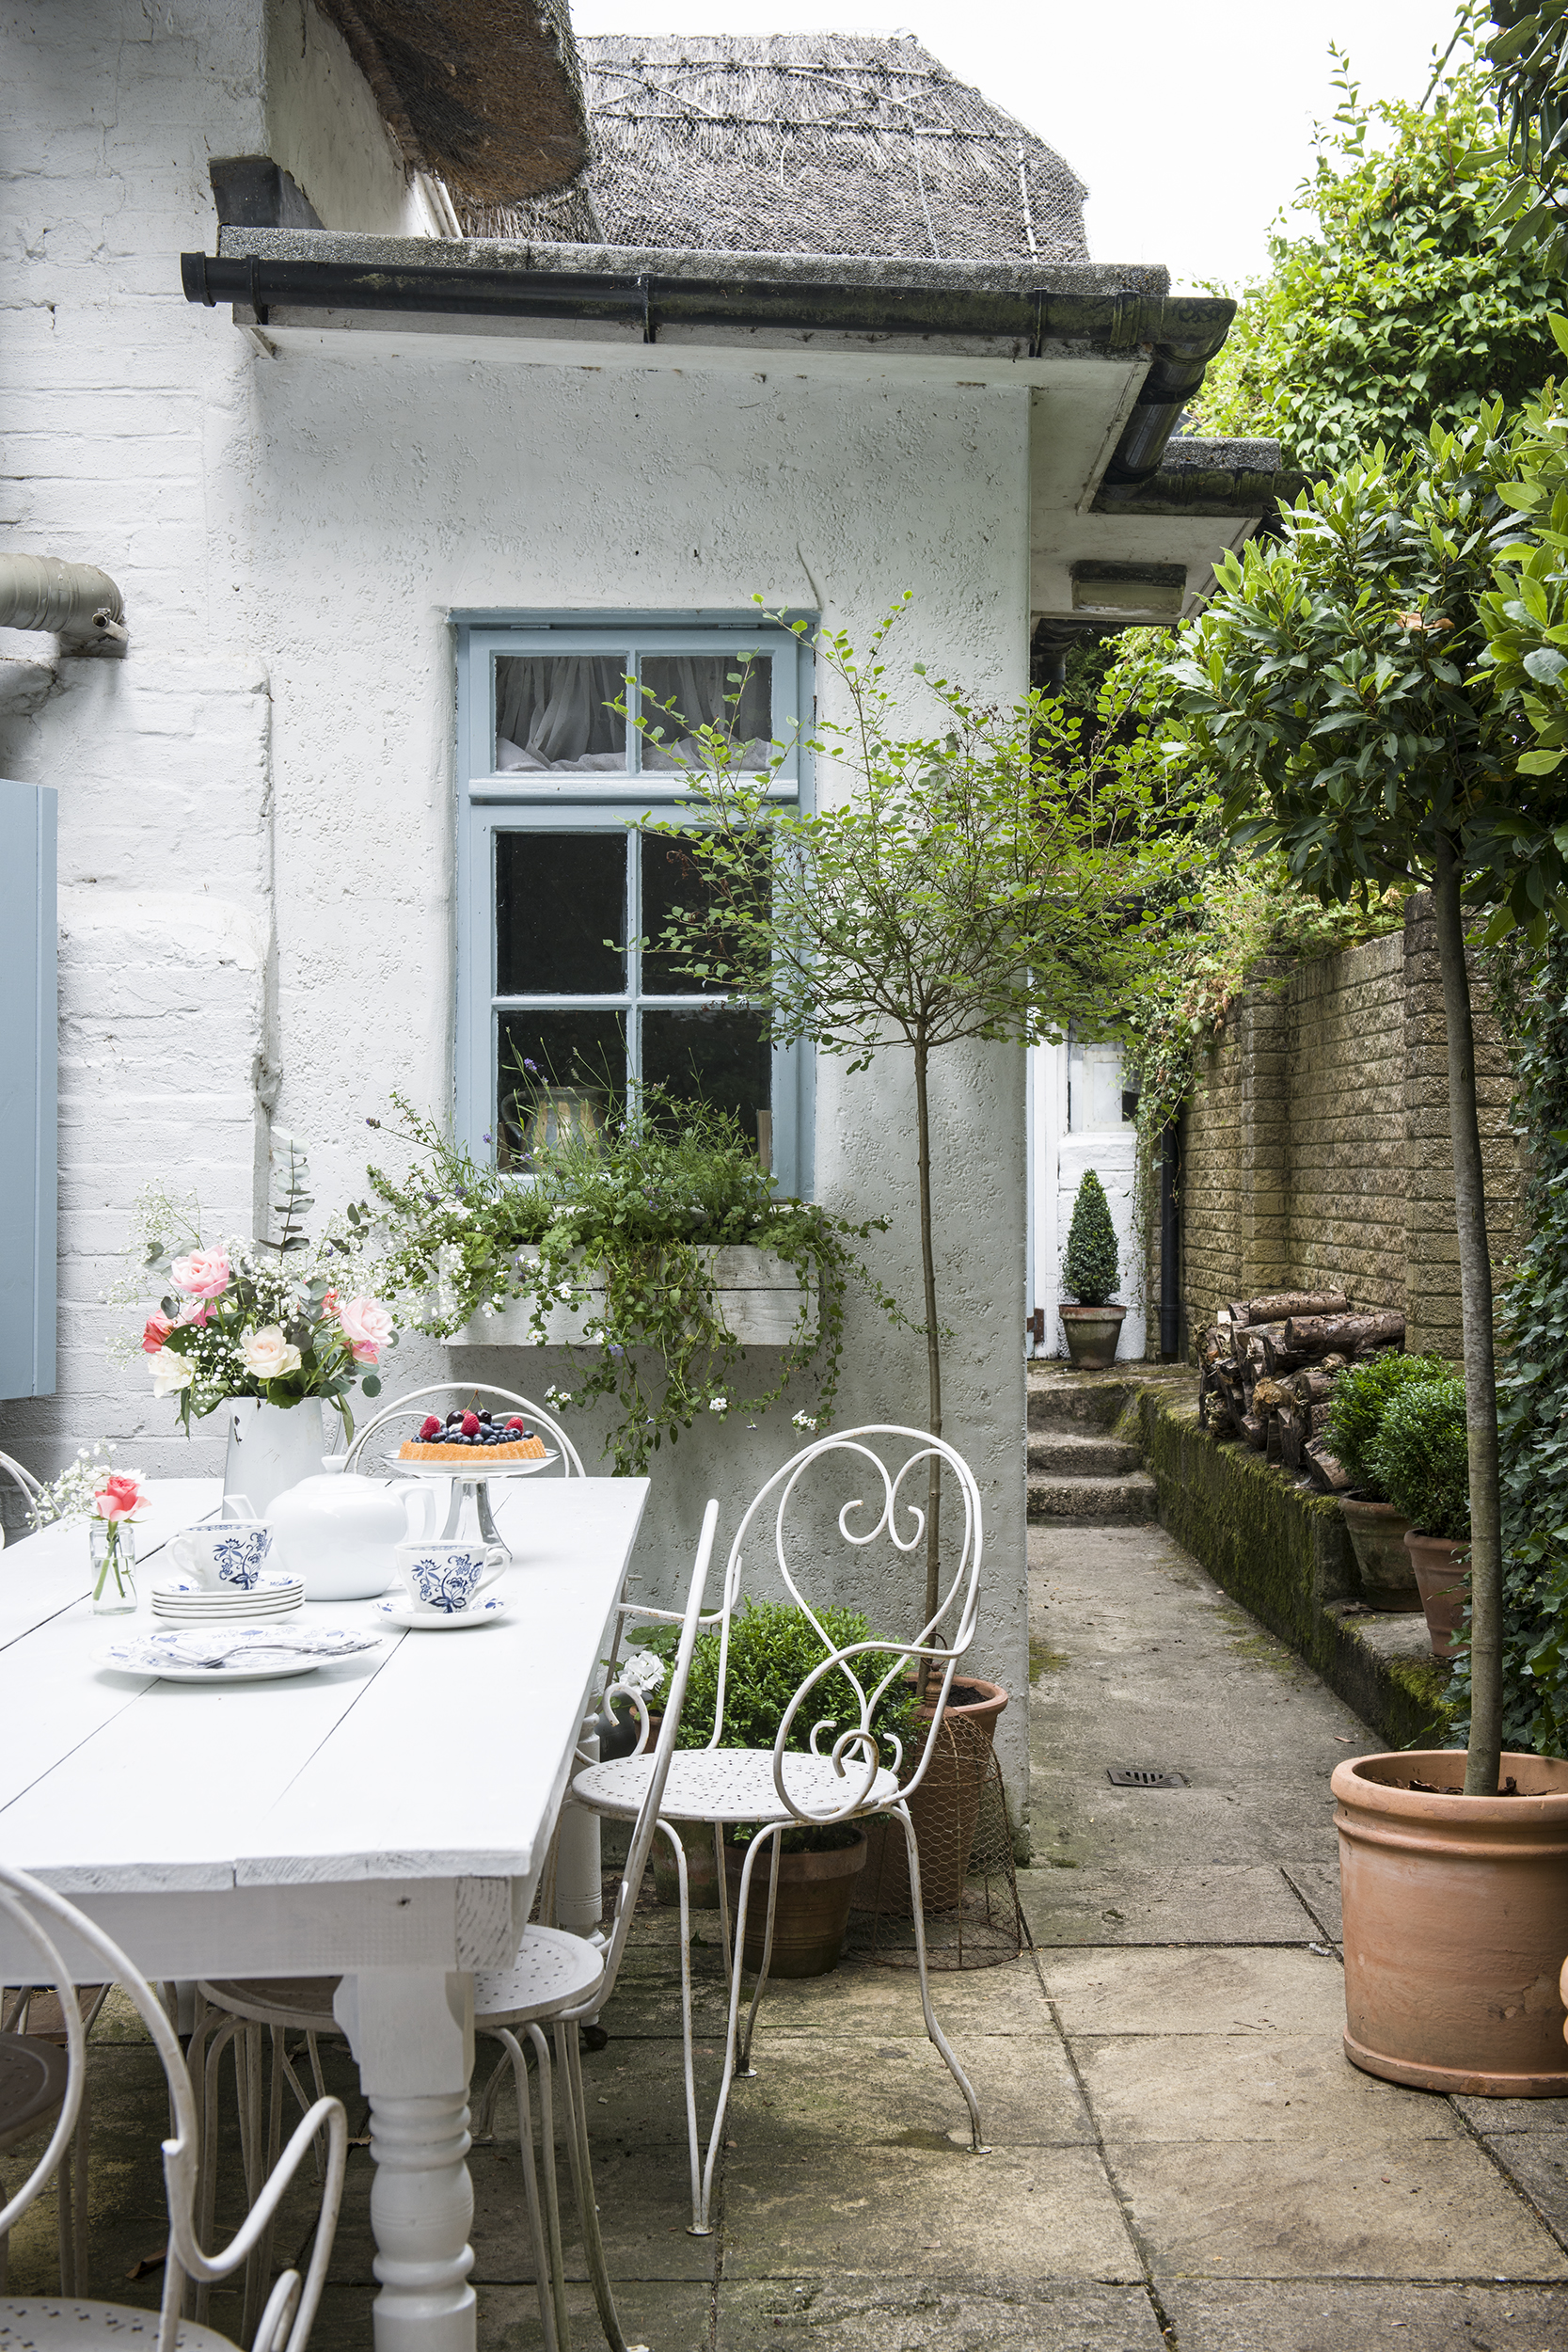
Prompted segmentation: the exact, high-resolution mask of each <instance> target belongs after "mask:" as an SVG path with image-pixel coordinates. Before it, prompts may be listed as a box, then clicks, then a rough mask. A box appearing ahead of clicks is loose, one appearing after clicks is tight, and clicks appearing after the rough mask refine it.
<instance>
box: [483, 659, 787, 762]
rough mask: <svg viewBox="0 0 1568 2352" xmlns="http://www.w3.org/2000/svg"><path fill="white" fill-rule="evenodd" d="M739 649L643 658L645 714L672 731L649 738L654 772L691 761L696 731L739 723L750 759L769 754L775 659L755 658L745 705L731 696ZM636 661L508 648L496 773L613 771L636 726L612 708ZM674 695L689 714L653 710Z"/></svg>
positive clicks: (499, 680) (645, 757)
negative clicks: (628, 730) (628, 724)
mask: <svg viewBox="0 0 1568 2352" xmlns="http://www.w3.org/2000/svg"><path fill="white" fill-rule="evenodd" d="M736 660H737V657H736V655H734V654H727V653H725V654H691V655H683V654H659V655H657V656H650V657H649V658H648V659H647V660H645V661H644V663H643V665H642V677H643V691H644V696H645V697H646V698H649V699H648V700H645V702H644V716H645V717H646V719H647V720H648V721H649V723H651V724H653V725H655V726H660V727H662V728H663V730H664V739H663V741H662V742H658V743H654V742H650V741H649V740H648V739H647V738H646V737H644V739H643V742H642V765H643V767H644V768H645V769H650V770H654V771H662V770H672V769H677V768H684V767H689V766H691V765H692V764H693V762H694V761H695V760H696V759H697V757H698V754H697V748H696V745H695V743H694V742H693V740H692V738H691V735H690V732H689V730H690V729H692V728H694V727H697V726H716V727H726V728H727V727H731V726H733V727H734V728H735V730H736V733H737V734H738V735H740V738H741V749H740V762H741V764H742V765H743V766H746V767H753V766H756V765H758V764H759V763H760V762H761V761H762V760H763V759H765V758H766V757H767V755H768V730H769V725H770V717H771V713H770V707H769V705H770V686H771V675H772V674H771V666H770V664H769V663H768V661H766V660H763V661H760V662H756V663H754V664H753V665H752V672H751V675H749V676H748V678H747V680H746V684H745V687H744V689H743V691H742V692H741V696H740V701H739V704H738V706H737V707H732V706H731V705H730V704H729V702H728V701H727V699H726V698H727V697H728V696H729V695H731V694H733V693H734V691H735V689H734V688H733V687H732V686H731V685H730V683H729V680H730V677H731V675H732V674H733V673H734V672H735V670H736ZM625 693H626V659H625V657H624V656H622V655H617V654H610V655H599V654H561V655H547V654H539V655H533V654H530V655H516V654H513V655H507V656H505V657H503V658H502V659H501V660H499V661H498V662H497V663H496V770H497V772H499V773H500V774H502V775H506V774H512V773H515V772H516V771H520V770H525V769H557V770H559V769H571V770H574V771H579V772H580V771H582V770H584V769H612V770H615V771H618V772H620V771H625V768H626V721H625V720H624V719H623V718H621V717H620V716H619V714H618V713H617V712H615V711H614V710H611V709H610V708H609V707H607V706H608V705H610V704H611V703H613V702H615V701H617V700H618V699H620V698H621V697H622V696H624V694H625ZM654 698H657V703H659V704H664V703H668V702H673V703H674V705H675V707H676V710H677V711H678V712H679V714H680V715H679V717H678V718H676V717H674V716H672V715H671V714H669V713H668V712H666V711H664V710H662V709H658V708H655V707H650V702H651V700H652V699H654Z"/></svg>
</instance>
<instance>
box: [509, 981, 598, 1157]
mask: <svg viewBox="0 0 1568 2352" xmlns="http://www.w3.org/2000/svg"><path fill="white" fill-rule="evenodd" d="M496 1042H497V1054H496V1070H497V1080H496V1093H497V1098H498V1100H497V1120H496V1159H497V1164H498V1166H499V1167H500V1168H511V1169H514V1170H518V1169H528V1168H531V1167H532V1166H533V1152H534V1148H535V1146H536V1145H537V1144H539V1143H542V1142H554V1141H555V1140H556V1138H557V1137H558V1136H561V1135H562V1134H564V1133H565V1132H567V1131H568V1130H571V1129H576V1130H578V1132H586V1133H592V1132H593V1131H594V1129H595V1128H597V1127H602V1126H603V1124H604V1122H605V1120H607V1119H608V1118H609V1117H610V1115H611V1113H612V1112H613V1111H614V1110H615V1108H616V1107H617V1105H618V1104H620V1103H622V1102H623V1101H624V1100H625V1097H626V1027H625V1015H624V1014H622V1013H618V1012H503V1013H501V1014H500V1015H499V1017H498V1022H497V1040H496Z"/></svg>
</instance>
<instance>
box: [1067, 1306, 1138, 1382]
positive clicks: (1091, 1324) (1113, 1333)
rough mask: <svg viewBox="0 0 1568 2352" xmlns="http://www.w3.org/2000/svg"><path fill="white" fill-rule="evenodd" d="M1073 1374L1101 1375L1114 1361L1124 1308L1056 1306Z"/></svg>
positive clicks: (1119, 1338)
mask: <svg viewBox="0 0 1568 2352" xmlns="http://www.w3.org/2000/svg"><path fill="white" fill-rule="evenodd" d="M1056 1312H1057V1313H1058V1314H1059V1315H1060V1316H1061V1318H1062V1329H1063V1331H1064V1332H1065V1333H1066V1335H1067V1352H1068V1354H1069V1356H1070V1357H1071V1359H1072V1369H1073V1370H1074V1372H1103V1371H1104V1370H1105V1368H1106V1366H1107V1365H1108V1364H1114V1363H1115V1362H1116V1360H1117V1346H1118V1344H1119V1343H1120V1340H1121V1319H1122V1317H1123V1315H1124V1314H1125V1313H1126V1312H1127V1310H1126V1308H1125V1307H1058V1308H1057V1310H1056Z"/></svg>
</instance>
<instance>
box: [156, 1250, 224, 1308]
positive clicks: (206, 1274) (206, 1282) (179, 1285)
mask: <svg viewBox="0 0 1568 2352" xmlns="http://www.w3.org/2000/svg"><path fill="white" fill-rule="evenodd" d="M169 1272H170V1274H171V1276H172V1277H173V1279H174V1284H175V1287H176V1289H177V1290H182V1291H188V1292H189V1293H190V1294H191V1295H192V1297H194V1298H216V1297H218V1296H219V1295H220V1294H221V1293H222V1292H224V1291H226V1290H227V1289H228V1288H229V1253H228V1251H227V1250H224V1249H193V1250H192V1251H191V1254H190V1256H189V1257H188V1258H176V1259H175V1261H174V1263H173V1265H172V1266H171V1267H170V1268H169Z"/></svg>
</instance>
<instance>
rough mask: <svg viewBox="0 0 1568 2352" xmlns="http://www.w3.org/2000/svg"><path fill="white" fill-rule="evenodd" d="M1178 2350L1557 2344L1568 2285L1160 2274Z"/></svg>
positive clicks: (1455, 2351)
mask: <svg viewBox="0 0 1568 2352" xmlns="http://www.w3.org/2000/svg"><path fill="white" fill-rule="evenodd" d="M1160 2300H1161V2303H1162V2305H1163V2307H1164V2311H1165V2312H1166V2313H1167V2315H1168V2317H1169V2319H1170V2323H1171V2326H1172V2328H1173V2329H1174V2332H1175V2341H1176V2343H1177V2344H1179V2345H1180V2352H1264V2347H1267V2352H1394V2347H1395V2346H1398V2347H1399V2352H1560V2347H1561V2346H1562V2345H1563V2344H1568V2291H1565V2290H1563V2289H1561V2288H1556V2287H1522V2286H1512V2285H1510V2286H1506V2287H1497V2286H1480V2285H1468V2286H1452V2287H1450V2286H1427V2285H1410V2284H1406V2283H1403V2282H1401V2283H1399V2284H1389V2283H1385V2282H1384V2281H1382V2280H1364V2281H1363V2280H1355V2281H1353V2282H1345V2283H1339V2282H1338V2281H1335V2280H1313V2281H1312V2283H1311V2284H1310V2285H1302V2284H1299V2283H1297V2282H1294V2281H1292V2280H1270V2281H1269V2282H1268V2283H1267V2284H1266V2285H1251V2284H1246V2283H1239V2284H1227V2285H1226V2286H1224V2287H1212V2286H1199V2285H1195V2284H1194V2283H1193V2282H1192V2281H1191V2280H1170V2281H1164V2280H1162V2282H1161V2285H1160Z"/></svg>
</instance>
